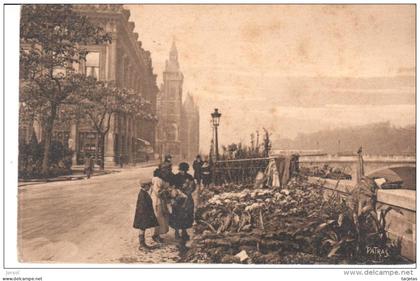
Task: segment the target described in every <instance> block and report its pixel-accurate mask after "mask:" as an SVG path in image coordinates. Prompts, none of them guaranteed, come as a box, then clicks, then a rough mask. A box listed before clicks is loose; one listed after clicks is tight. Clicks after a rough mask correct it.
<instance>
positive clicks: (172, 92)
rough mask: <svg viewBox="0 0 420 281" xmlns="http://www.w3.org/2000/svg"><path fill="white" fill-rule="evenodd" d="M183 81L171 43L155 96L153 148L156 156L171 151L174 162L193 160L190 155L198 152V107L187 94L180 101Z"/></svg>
mask: <svg viewBox="0 0 420 281" xmlns="http://www.w3.org/2000/svg"><path fill="white" fill-rule="evenodd" d="M183 81H184V76H183V74H182V72H181V70H180V66H179V61H178V51H177V49H176V46H175V42H173V43H172V47H171V50H170V52H169V59H168V60H167V61H166V65H165V70H164V72H163V83H162V85H161V88H160V92H159V95H158V105H157V115H158V120H159V121H158V126H157V140H156V150H157V152H158V153H159V155H160V157H163V156H164V155H166V154H171V155H172V157H173V158H174V159H175V161H181V160H191V159H193V158H194V156H193V158H191V155H196V154H197V153H198V145H199V137H198V133H199V127H198V120H199V117H198V116H199V113H198V107H197V106H196V104H195V103H194V100H193V99H192V97H191V95H188V97H187V98H186V100H185V102H184V103H183V102H182V100H183V95H182V87H183Z"/></svg>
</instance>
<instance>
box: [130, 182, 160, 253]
mask: <svg viewBox="0 0 420 281" xmlns="http://www.w3.org/2000/svg"><path fill="white" fill-rule="evenodd" d="M150 186H151V184H150V183H148V184H142V185H141V188H140V191H139V195H138V197H137V204H136V214H135V216H134V222H133V227H134V228H137V229H139V249H140V248H145V249H149V248H150V247H149V246H148V245H147V244H146V240H145V232H146V229H148V228H152V227H156V226H159V223H158V221H157V219H156V216H155V212H154V210H153V202H152V198H150V195H149V193H148V191H149V189H150Z"/></svg>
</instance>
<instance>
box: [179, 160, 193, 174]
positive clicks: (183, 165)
mask: <svg viewBox="0 0 420 281" xmlns="http://www.w3.org/2000/svg"><path fill="white" fill-rule="evenodd" d="M178 168H179V170H180V171H184V172H187V171H188V169H189V168H190V165H188V163H186V162H181V163H179V166H178Z"/></svg>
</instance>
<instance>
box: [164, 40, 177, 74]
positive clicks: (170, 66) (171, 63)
mask: <svg viewBox="0 0 420 281" xmlns="http://www.w3.org/2000/svg"><path fill="white" fill-rule="evenodd" d="M166 71H170V72H176V71H179V62H178V50H177V49H176V45H175V38H173V40H172V47H171V50H170V52H169V60H167V61H166Z"/></svg>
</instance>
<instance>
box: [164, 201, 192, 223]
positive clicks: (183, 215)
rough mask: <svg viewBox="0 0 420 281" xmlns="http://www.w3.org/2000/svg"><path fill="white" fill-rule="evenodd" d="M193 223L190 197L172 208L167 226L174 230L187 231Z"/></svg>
mask: <svg viewBox="0 0 420 281" xmlns="http://www.w3.org/2000/svg"><path fill="white" fill-rule="evenodd" d="M193 223H194V200H193V198H192V196H191V194H190V195H188V197H187V198H186V199H185V200H183V201H180V202H176V203H175V204H174V205H173V206H172V214H171V215H170V216H169V225H170V226H171V227H172V228H174V229H188V228H190V227H192V225H193Z"/></svg>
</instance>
